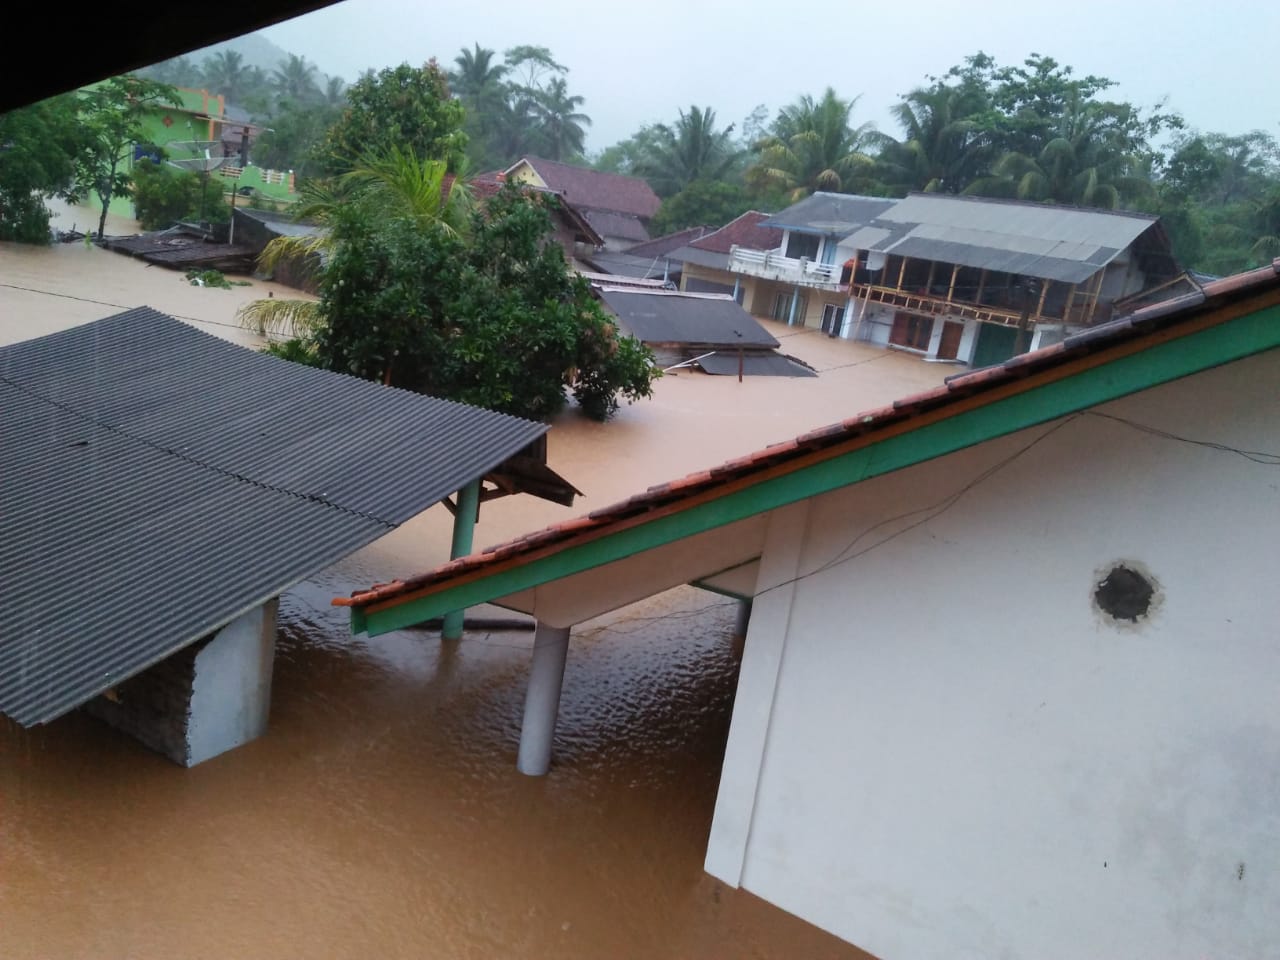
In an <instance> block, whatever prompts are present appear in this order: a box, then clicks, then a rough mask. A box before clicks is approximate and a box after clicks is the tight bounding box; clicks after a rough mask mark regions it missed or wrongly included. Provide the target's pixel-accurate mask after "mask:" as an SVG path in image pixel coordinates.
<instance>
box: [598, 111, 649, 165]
mask: <svg viewBox="0 0 1280 960" xmlns="http://www.w3.org/2000/svg"><path fill="white" fill-rule="evenodd" d="M656 143H657V133H656V132H655V130H654V127H653V126H652V125H651V124H645V125H644V126H643V127H641V128H640V129H639V130H637V131H636V132H635V133H633V134H632V135H631V136H629V137H627V139H625V140H619V141H618V142H617V143H615V144H613V145H612V146H608V147H605V149H604V150H602V151H601V152H600V155H599V156H598V157H596V159H595V160H594V161H593V162H592V164H591V166H592V167H593V168H594V169H596V170H602V171H604V172H605V173H623V174H626V175H627V176H639V175H640V168H641V167H642V166H643V163H644V158H645V157H646V156H647V155H648V154H649V152H650V151H651V150H652V149H653V147H654V145H655V144H656Z"/></svg>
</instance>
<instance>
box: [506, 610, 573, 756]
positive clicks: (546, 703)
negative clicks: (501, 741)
mask: <svg viewBox="0 0 1280 960" xmlns="http://www.w3.org/2000/svg"><path fill="white" fill-rule="evenodd" d="M568 652H569V628H568V627H551V626H548V625H547V624H545V623H539V624H538V630H537V633H535V634H534V637H533V663H532V665H531V666H530V668H529V691H528V693H526V694H525V699H524V723H523V724H522V725H521V727H520V755H519V757H518V758H517V759H516V769H517V770H519V771H520V772H521V773H523V774H526V775H527V776H530V777H540V776H542V775H543V774H544V773H546V772H547V771H548V770H549V769H550V768H551V739H552V737H553V736H554V735H555V731H556V714H557V713H558V712H559V711H560V690H561V688H562V687H563V685H564V662H565V658H566V656H567V655H568Z"/></svg>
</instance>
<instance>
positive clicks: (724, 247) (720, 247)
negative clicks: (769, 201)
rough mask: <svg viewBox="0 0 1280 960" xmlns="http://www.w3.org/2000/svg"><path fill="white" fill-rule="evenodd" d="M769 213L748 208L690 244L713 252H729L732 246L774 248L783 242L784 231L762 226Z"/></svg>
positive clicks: (759, 248)
mask: <svg viewBox="0 0 1280 960" xmlns="http://www.w3.org/2000/svg"><path fill="white" fill-rule="evenodd" d="M768 219H769V214H767V213H760V212H759V211H758V210H748V211H747V212H746V213H744V214H743V215H742V216H740V217H738V218H737V219H736V220H731V221H729V222H728V223H726V224H725V225H724V226H723V227H721V228H720V229H719V230H716V231H715V232H714V233H708V234H706V235H705V236H703V237H699V238H698V239H697V240H694V241H693V242H692V243H690V244H689V246H691V247H693V248H694V249H695V250H707V251H709V252H711V253H728V252H729V248H730V247H734V246H737V247H747V248H748V249H751V250H772V249H774V248H775V247H778V246H780V245H781V244H782V231H781V230H779V229H778V228H777V227H762V226H760V224H761V223H762V222H763V221H765V220H768Z"/></svg>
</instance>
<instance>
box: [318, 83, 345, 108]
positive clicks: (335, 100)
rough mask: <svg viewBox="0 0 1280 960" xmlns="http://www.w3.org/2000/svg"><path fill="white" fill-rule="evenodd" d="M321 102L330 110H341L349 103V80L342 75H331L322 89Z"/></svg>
mask: <svg viewBox="0 0 1280 960" xmlns="http://www.w3.org/2000/svg"><path fill="white" fill-rule="evenodd" d="M320 102H321V103H322V104H323V105H324V107H325V108H326V109H328V110H333V111H337V110H341V109H342V108H343V107H345V106H346V105H347V81H345V80H343V79H342V78H341V77H329V78H328V79H327V80H325V83H324V89H323V90H321V91H320Z"/></svg>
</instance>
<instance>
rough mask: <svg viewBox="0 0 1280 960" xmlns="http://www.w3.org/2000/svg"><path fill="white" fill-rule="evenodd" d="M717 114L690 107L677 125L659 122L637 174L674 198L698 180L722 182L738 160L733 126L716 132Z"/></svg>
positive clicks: (663, 194)
mask: <svg viewBox="0 0 1280 960" xmlns="http://www.w3.org/2000/svg"><path fill="white" fill-rule="evenodd" d="M715 127H716V112H715V111H714V110H712V109H711V108H710V107H706V108H703V107H698V106H690V107H689V112H688V113H685V112H684V111H683V110H681V111H680V119H679V120H677V121H676V122H675V125H674V126H667V125H666V124H665V123H659V124H656V125H654V126H653V127H652V128H651V134H652V135H651V139H650V142H649V143H648V146H647V148H646V150H645V152H644V154H643V155H642V157H641V161H640V164H639V166H638V169H637V172H638V173H639V174H640V175H641V176H643V177H645V178H646V179H648V180H649V182H650V184H651V185H652V186H653V189H654V190H655V191H656V192H657V193H658V195H659V196H663V197H668V196H673V195H675V194H677V193H679V192H680V191H681V190H683V189H684V188H685V187H687V186H689V184H691V183H693V182H694V181H695V180H709V181H715V180H720V179H722V178H723V177H724V175H725V174H726V173H727V172H728V171H729V168H730V167H732V166H733V164H734V163H735V162H736V161H737V159H738V156H739V151H738V149H737V147H736V146H735V145H734V142H733V139H732V136H733V124H729V126H727V127H725V128H724V129H723V130H719V131H717V130H716V128H715Z"/></svg>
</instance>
